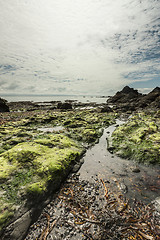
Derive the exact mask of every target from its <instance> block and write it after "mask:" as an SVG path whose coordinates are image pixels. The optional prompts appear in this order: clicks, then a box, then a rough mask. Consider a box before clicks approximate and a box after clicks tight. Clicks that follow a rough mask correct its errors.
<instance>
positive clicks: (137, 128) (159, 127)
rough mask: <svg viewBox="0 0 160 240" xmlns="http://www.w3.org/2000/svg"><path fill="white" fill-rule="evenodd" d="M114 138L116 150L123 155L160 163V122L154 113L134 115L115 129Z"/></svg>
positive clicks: (146, 161) (145, 161) (141, 160)
mask: <svg viewBox="0 0 160 240" xmlns="http://www.w3.org/2000/svg"><path fill="white" fill-rule="evenodd" d="M155 116H156V114H155ZM112 139H113V143H112V144H113V148H114V152H117V153H118V154H119V155H120V156H121V157H125V158H129V159H134V160H137V161H139V162H143V163H158V164H160V146H159V142H160V123H159V121H158V118H156V117H154V116H153V114H146V113H138V114H136V115H134V116H133V117H132V118H131V119H130V120H129V121H128V122H127V123H126V124H124V125H122V126H120V127H118V128H117V129H116V130H115V131H114V133H113V135H112Z"/></svg>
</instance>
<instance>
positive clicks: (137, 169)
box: [132, 168, 140, 173]
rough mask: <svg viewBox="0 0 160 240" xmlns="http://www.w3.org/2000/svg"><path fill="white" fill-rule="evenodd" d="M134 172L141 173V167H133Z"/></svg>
mask: <svg viewBox="0 0 160 240" xmlns="http://www.w3.org/2000/svg"><path fill="white" fill-rule="evenodd" d="M132 172H134V173H139V172H140V169H139V168H133V169H132Z"/></svg>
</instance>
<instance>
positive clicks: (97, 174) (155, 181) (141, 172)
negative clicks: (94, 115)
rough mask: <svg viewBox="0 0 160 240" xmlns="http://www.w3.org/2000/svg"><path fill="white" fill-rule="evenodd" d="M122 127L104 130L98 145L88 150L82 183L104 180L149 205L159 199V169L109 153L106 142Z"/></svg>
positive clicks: (113, 187) (119, 122) (128, 195)
mask: <svg viewBox="0 0 160 240" xmlns="http://www.w3.org/2000/svg"><path fill="white" fill-rule="evenodd" d="M123 123H124V122H123V121H120V120H117V122H116V124H114V125H111V126H109V127H108V128H106V129H104V132H103V135H102V137H101V138H100V140H99V143H97V144H96V145H95V146H93V147H92V148H90V149H88V150H87V152H86V154H85V156H84V163H83V165H82V166H81V168H80V170H79V172H78V173H79V174H80V179H84V180H89V181H91V182H92V181H93V180H94V179H95V178H97V179H99V178H102V179H103V180H104V181H105V182H108V186H109V187H110V188H112V190H115V191H116V189H119V190H120V191H121V192H122V193H124V194H125V195H126V197H127V198H129V199H131V198H132V199H134V198H136V199H137V200H143V201H144V202H146V203H149V202H151V201H152V200H154V199H155V198H156V197H159V196H160V167H159V166H145V165H140V164H137V163H135V162H133V161H131V160H126V159H122V158H120V157H118V156H116V155H114V154H112V153H110V152H109V151H108V150H107V141H106V138H107V137H109V136H111V134H112V132H113V131H114V130H115V128H116V126H117V125H120V124H123ZM117 187H118V188H117Z"/></svg>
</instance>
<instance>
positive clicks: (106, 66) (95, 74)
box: [0, 0, 160, 94]
mask: <svg viewBox="0 0 160 240" xmlns="http://www.w3.org/2000/svg"><path fill="white" fill-rule="evenodd" d="M0 5H1V15H0V31H1V38H0V56H1V58H0V82H2V83H3V82H4V81H5V84H3V89H2V88H1V90H0V91H1V93H12V92H13V93H17V94H18V93H20V92H21V93H24V94H25V93H26V94H27V93H32V92H33V93H34V94H36V93H37V94H43V93H44V94H58V93H61V94H62V93H64V94H71V93H72V94H107V93H109V94H110V93H111V90H112V91H113V92H114V91H116V90H118V89H119V88H120V87H122V86H124V85H126V84H133V83H135V84H136V83H137V82H140V81H141V82H144V83H145V82H146V81H150V80H153V82H154V84H156V83H157V85H158V79H159V78H158V77H159V75H160V67H159V60H160V46H159V45H160V30H159V29H160V18H159V11H160V2H159V1H157V0H145V1H143V0H115V1H109V0H85V1H80V0H69V1H68V0H55V1H53V0H46V1H44V0H39V1H38V3H37V1H36V0H28V1H26V0H17V1H11V0H6V1H2V0H0ZM154 79H156V83H155V81H154ZM135 86H136V85H135ZM144 88H145V86H144Z"/></svg>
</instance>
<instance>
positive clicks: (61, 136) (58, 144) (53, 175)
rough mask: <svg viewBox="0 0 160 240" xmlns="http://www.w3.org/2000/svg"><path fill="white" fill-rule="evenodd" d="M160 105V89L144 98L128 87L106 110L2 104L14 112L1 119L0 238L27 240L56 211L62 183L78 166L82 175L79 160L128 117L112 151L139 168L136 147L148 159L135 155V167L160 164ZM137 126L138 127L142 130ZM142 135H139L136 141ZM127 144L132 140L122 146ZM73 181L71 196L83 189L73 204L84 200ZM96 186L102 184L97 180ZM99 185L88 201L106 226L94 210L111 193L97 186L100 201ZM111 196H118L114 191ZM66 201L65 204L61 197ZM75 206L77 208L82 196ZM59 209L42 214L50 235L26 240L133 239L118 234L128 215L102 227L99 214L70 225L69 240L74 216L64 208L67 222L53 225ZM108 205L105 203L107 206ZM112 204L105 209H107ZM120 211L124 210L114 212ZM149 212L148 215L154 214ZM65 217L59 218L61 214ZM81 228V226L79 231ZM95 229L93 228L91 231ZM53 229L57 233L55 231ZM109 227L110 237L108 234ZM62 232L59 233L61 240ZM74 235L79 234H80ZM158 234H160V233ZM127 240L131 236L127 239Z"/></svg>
mask: <svg viewBox="0 0 160 240" xmlns="http://www.w3.org/2000/svg"><path fill="white" fill-rule="evenodd" d="M159 99H160V88H158V87H157V88H156V89H154V90H153V91H152V92H151V93H149V94H148V95H142V94H139V93H138V92H137V91H136V90H134V89H132V88H129V87H127V86H126V87H125V88H124V89H123V90H122V91H121V92H118V93H117V94H116V95H115V96H113V97H110V98H109V100H108V102H107V103H104V104H96V103H78V102H77V101H66V102H45V103H34V102H15V103H14V102H12V103H7V102H6V101H3V104H4V105H7V106H8V108H7V109H8V110H9V111H10V112H8V110H7V111H5V112H4V110H3V111H1V112H3V113H1V119H0V120H1V127H0V137H1V146H0V152H1V154H0V161H1V169H0V195H1V215H0V225H1V233H0V234H1V236H2V239H13V240H14V239H15V240H17V239H19V240H21V239H24V237H25V236H26V233H27V231H28V228H29V226H30V225H31V224H32V223H33V222H34V221H35V219H37V217H38V215H40V214H41V211H42V210H43V208H44V207H45V206H48V205H47V204H48V203H49V204H50V205H52V204H51V203H50V201H52V200H51V198H52V197H53V198H54V196H55V195H53V193H54V192H55V191H56V190H57V189H58V188H59V187H60V184H61V183H62V182H63V181H64V179H66V176H67V175H68V174H69V172H70V171H71V170H72V169H73V166H74V165H75V166H76V165H77V167H75V168H74V169H76V170H74V171H75V172H76V171H78V169H79V167H80V165H81V164H82V163H83V161H79V160H80V159H81V156H82V155H83V154H84V153H85V151H86V150H87V149H88V148H89V147H91V146H92V145H94V144H95V143H96V142H98V139H99V138H100V136H101V135H102V132H103V130H102V129H103V128H105V127H107V126H109V125H111V124H113V123H114V122H115V119H116V118H117V117H120V116H121V117H122V116H123V117H124V116H125V117H127V118H128V116H130V115H132V118H130V119H129V121H128V122H127V123H126V124H125V125H122V126H120V127H117V130H116V131H115V132H114V133H113V136H112V146H109V148H110V151H113V152H115V153H117V154H119V155H120V156H122V157H126V158H133V159H135V160H136V155H135V152H136V153H137V149H136V151H135V152H134V151H133V149H134V148H136V145H137V144H138V145H139V151H140V153H143V154H141V155H140V154H138V153H137V156H138V157H137V160H138V161H139V162H145V158H146V159H147V161H148V162H150V163H160V148H159V139H160V122H159V111H160V110H159V107H160V106H159ZM150 109H152V111H150ZM133 122H134V123H135V122H136V126H135V125H134V124H133ZM136 131H137V133H139V135H137V133H136ZM124 136H127V137H128V138H127V139H126V138H125V139H124ZM134 136H135V137H134ZM144 143H145V144H144ZM144 145H145V147H144ZM149 149H150V150H149ZM142 150H143V152H142ZM153 150H154V152H153ZM120 151H121V153H120ZM126 152H127V153H126ZM55 156H56V157H55ZM145 156H147V157H145ZM149 159H151V160H149ZM53 162H54V164H53ZM31 169H32V170H31ZM75 178H76V179H77V180H76V179H75ZM22 179H23V180H22ZM68 181H70V183H69V185H67V189H72V185H73V183H74V182H75V184H76V183H77V184H78V185H77V187H76V185H75V188H74V189H72V190H71V191H70V190H68V191H70V192H68V195H71V196H70V197H73V196H72V195H74V194H73V193H72V191H75V194H79V192H77V191H79V190H78V189H79V188H80V187H79V186H80V185H81V184H82V182H81V181H80V180H79V179H78V175H77V174H76V173H75V174H74V175H72V176H71V178H70V180H69V179H68ZM96 181H99V180H98V179H96ZM96 181H95V184H94V185H92V184H91V183H90V182H85V183H83V184H86V185H87V186H88V187H87V189H89V190H87V191H84V194H87V196H86V200H87V199H88V201H91V208H93V212H94V211H95V212H99V213H100V214H99V215H100V218H102V219H103V218H104V212H105V210H104V209H103V207H102V208H101V207H100V208H99V207H98V208H95V206H94V205H95V203H96V198H97V196H100V195H101V198H103V197H102V195H103V194H102V189H103V190H104V186H105V185H104V184H102V186H101V187H100V186H99V188H100V189H101V193H100V192H98V191H97V190H96V189H97V184H98V185H100V184H99V183H97V182H96ZM106 181H107V180H106ZM101 183H102V182H101ZM66 184H67V183H66ZM65 188H66V186H65ZM63 189H64V187H63V186H62V188H61V191H63ZM105 190H106V189H105ZM88 191H89V192H92V191H93V194H92V193H91V195H93V196H92V197H93V199H92V200H91V199H90V200H89V196H90V194H88ZM109 191H110V192H112V190H111V189H110V190H109ZM82 192H83V191H82ZM57 194H59V193H57ZM60 195H61V194H60ZM111 195H112V194H111ZM113 195H114V194H113ZM63 197H66V196H64V195H63ZM74 197H75V196H74ZM79 197H80V196H79ZM112 197H113V196H112ZM112 197H111V199H110V200H109V201H111V202H112V201H115V199H113V198H112ZM75 200H76V202H77V195H76V199H75ZM82 200H84V198H83V197H82V199H79V201H80V202H81V201H82ZM56 201H59V200H58V199H57V198H56V199H54V202H53V205H54V208H51V211H53V212H54V214H53V215H54V216H53V217H51V216H50V215H49V214H48V212H46V210H44V212H43V214H42V215H43V217H40V219H42V222H43V224H42V225H44V224H45V221H48V223H46V224H48V230H45V233H44V234H42V232H41V230H42V228H43V227H42V226H41V227H40V228H37V229H35V228H36V227H35V225H33V226H32V227H31V230H30V231H31V233H30V232H29V234H28V237H26V239H27V240H28V239H34V238H36V239H37V238H38V239H130V238H128V236H129V235H126V236H127V237H126V236H125V235H124V234H122V233H121V231H120V229H121V228H122V226H121V225H119V223H120V219H121V217H122V218H123V214H122V216H121V215H120V216H118V215H117V216H115V218H113V219H112V218H111V219H110V220H106V222H105V220H104V219H103V221H102V219H96V220H95V218H96V213H94V214H95V216H94V217H93V218H92V216H90V215H86V214H84V213H83V212H82V216H83V217H84V215H85V217H84V219H81V218H82V216H81V217H77V219H75V221H74V225H73V222H72V221H71V222H72V224H71V225H70V226H68V228H69V229H70V230H69V232H68V233H67V232H66V231H67V230H66V228H65V225H66V220H65V218H66V219H67V221H68V222H70V219H68V216H67V215H68V214H69V212H70V210H66V209H65V208H64V206H62V208H61V207H60V210H62V211H64V215H63V218H62V219H61V221H60V220H58V219H54V218H55V211H59V210H58V209H57V210H56V206H57V204H58V203H56ZM101 201H102V199H101V200H100V199H99V197H98V199H97V204H100V203H101ZM103 201H106V199H105V198H104V199H103ZM103 201H102V202H103ZM107 201H108V200H107ZM119 201H120V200H119ZM39 202H41V204H39ZM37 203H38V204H39V206H38V208H37V207H36V206H37ZM64 204H65V203H64ZM81 204H82V203H81ZM106 204H107V206H108V202H106ZM106 204H103V205H104V206H106ZM125 204H126V200H125V199H123V201H122V202H121V205H122V206H124V205H125ZM62 205H63V204H62ZM82 205H83V204H82ZM92 205H93V206H92ZM100 205H101V204H100ZM109 205H110V204H109ZM122 206H121V207H122ZM128 206H129V205H127V208H126V209H125V211H126V212H125V214H124V215H125V216H127V214H128V212H127V211H128V209H129V207H128ZM73 207H74V206H73ZM119 207H120V206H117V208H119ZM47 208H48V207H47ZM72 211H76V209H72ZM78 211H80V210H78ZM85 211H86V210H85ZM108 211H109V213H110V215H112V214H113V213H112V211H111V212H110V209H109V210H108ZM117 211H118V210H116V211H115V212H117ZM148 211H150V210H149V209H148ZM94 214H93V215H94ZM116 214H117V213H116ZM42 215H41V216H42ZM59 215H60V216H61V214H60V213H59ZM72 215H73V216H72V218H73V217H74V218H75V215H74V214H72ZM113 215H114V214H113ZM57 217H58V215H57ZM97 217H98V215H97ZM119 217H120V218H119ZM86 218H87V219H88V218H89V219H90V221H87V220H86ZM45 219H46V220H45ZM80 219H81V220H80ZM115 219H117V220H115ZM152 219H154V221H156V222H157V221H158V220H157V217H155V216H152ZM64 220H65V221H64ZM121 220H122V219H121ZM38 221H41V220H38ZM58 221H59V223H58ZM76 221H77V222H78V223H77V225H78V226H79V225H83V226H82V228H83V227H84V229H85V230H84V229H81V228H79V227H76V224H75V222H76ZM81 221H82V222H83V223H82V224H80V223H79V222H81ZM91 221H92V222H91ZM94 221H99V222H101V224H100V225H101V226H99V225H98V228H97V223H93V222H94ZM107 221H109V222H110V221H111V222H112V223H113V226H114V229H113V231H114V232H115V234H112V233H113V232H112V233H111V232H109V226H110V223H108V222H107ZM52 223H54V224H53V226H52V229H51V231H50V230H49V229H50V227H51V225H52ZM89 223H90V227H89V226H88V224H89ZM91 223H92V224H91ZM106 224H109V225H106ZM54 225H55V226H56V227H55V228H54ZM61 225H63V226H64V228H63V230H62V228H60V227H58V226H61ZM124 225H125V223H124ZM124 225H123V227H124ZM127 226H128V225H127ZM107 227H108V230H107V229H106V228H107ZM125 227H126V226H125ZM92 228H93V229H92ZM94 228H95V230H94ZM38 229H39V230H38ZM53 229H54V230H53ZM58 229H60V230H58ZM75 229H76V230H75ZM86 229H87V230H86ZM96 229H98V233H96V231H97V230H96ZM56 231H58V232H59V233H58V234H57V233H56ZM74 231H75V232H76V234H74ZM156 231H158V230H157V229H156ZM156 231H155V233H154V234H153V233H152V235H153V236H152V235H151V233H150V232H149V230H146V233H145V232H144V231H142V234H140V233H139V234H140V235H141V238H142V239H146V238H145V236H144V235H145V234H146V236H148V237H150V238H148V239H158V238H157V236H158V234H159V233H157V234H156ZM50 232H52V234H49V233H50ZM133 232H134V231H133ZM72 233H73V234H72ZM36 234H37V235H36ZM62 234H63V236H62ZM96 234H97V235H96ZM105 234H106V235H105ZM126 234H128V232H127V233H126ZM134 234H137V233H135V232H134V233H133V234H132V236H136V235H134ZM137 236H138V235H137ZM107 237H108V238H107ZM151 237H154V238H151Z"/></svg>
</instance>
